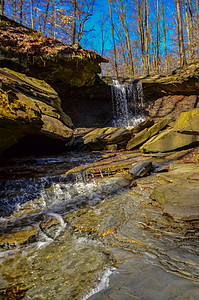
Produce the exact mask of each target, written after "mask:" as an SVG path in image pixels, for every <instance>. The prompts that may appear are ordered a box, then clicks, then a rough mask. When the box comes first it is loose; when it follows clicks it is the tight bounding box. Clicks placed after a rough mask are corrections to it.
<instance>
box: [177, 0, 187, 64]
mask: <svg viewBox="0 0 199 300" xmlns="http://www.w3.org/2000/svg"><path fill="white" fill-rule="evenodd" d="M175 1H176V12H177V24H178V45H179V54H180V66H184V65H186V56H185V48H184V38H183V28H182V12H181V0H175Z"/></svg>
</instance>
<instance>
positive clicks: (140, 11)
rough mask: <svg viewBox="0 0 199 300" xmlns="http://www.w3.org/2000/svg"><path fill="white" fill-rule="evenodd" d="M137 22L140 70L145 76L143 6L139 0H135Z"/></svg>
mask: <svg viewBox="0 0 199 300" xmlns="http://www.w3.org/2000/svg"><path fill="white" fill-rule="evenodd" d="M136 4H137V13H138V22H139V32H140V43H141V52H142V69H143V74H144V75H145V74H146V59H145V35H144V19H143V6H142V2H141V0H136Z"/></svg>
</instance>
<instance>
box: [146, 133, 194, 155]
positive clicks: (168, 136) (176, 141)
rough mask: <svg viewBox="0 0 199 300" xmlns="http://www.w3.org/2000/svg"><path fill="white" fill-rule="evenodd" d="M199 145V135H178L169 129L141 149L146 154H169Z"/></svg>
mask: <svg viewBox="0 0 199 300" xmlns="http://www.w3.org/2000/svg"><path fill="white" fill-rule="evenodd" d="M196 145H199V135H198V136H197V135H188V134H182V133H178V132H176V131H174V130H173V128H169V129H167V130H164V131H163V132H161V133H160V134H158V135H157V136H155V137H152V138H151V139H149V140H148V141H147V142H146V143H145V144H144V145H142V147H141V148H140V149H141V150H143V151H144V152H169V151H175V150H180V149H183V148H187V147H192V146H196Z"/></svg>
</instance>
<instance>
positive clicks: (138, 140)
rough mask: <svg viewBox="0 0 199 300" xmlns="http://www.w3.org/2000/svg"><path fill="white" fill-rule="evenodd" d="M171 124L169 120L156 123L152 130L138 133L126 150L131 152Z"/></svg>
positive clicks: (146, 129) (148, 129)
mask: <svg viewBox="0 0 199 300" xmlns="http://www.w3.org/2000/svg"><path fill="white" fill-rule="evenodd" d="M168 123H169V119H163V120H161V121H160V122H158V123H155V124H154V125H153V126H151V127H150V128H145V129H144V130H142V131H140V132H138V133H137V134H136V135H135V136H134V137H132V138H131V139H130V141H129V142H128V144H127V146H126V149H127V150H131V149H134V148H136V147H138V146H140V145H142V144H143V143H144V142H145V141H147V140H148V139H149V138H151V137H152V136H154V135H156V134H157V133H158V132H159V131H160V130H162V129H164V128H165V127H166V126H167V125H168Z"/></svg>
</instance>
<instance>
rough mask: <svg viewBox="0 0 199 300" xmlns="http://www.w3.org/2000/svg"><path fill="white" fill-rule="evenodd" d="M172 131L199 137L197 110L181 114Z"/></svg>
mask: <svg viewBox="0 0 199 300" xmlns="http://www.w3.org/2000/svg"><path fill="white" fill-rule="evenodd" d="M174 130H175V131H177V132H181V133H187V134H197V135H199V108H195V109H192V110H190V111H187V112H183V113H181V114H180V116H179V117H178V119H177V120H176V122H175V124H174Z"/></svg>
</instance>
